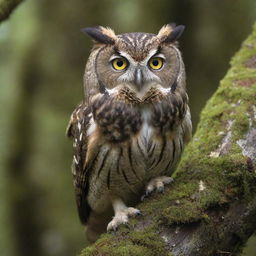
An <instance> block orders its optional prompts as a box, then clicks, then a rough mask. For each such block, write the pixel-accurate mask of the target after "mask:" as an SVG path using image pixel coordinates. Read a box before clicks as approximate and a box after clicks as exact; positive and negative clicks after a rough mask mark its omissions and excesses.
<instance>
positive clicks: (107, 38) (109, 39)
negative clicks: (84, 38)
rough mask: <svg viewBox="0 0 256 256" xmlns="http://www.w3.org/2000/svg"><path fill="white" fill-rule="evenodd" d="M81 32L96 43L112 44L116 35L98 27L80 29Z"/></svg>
mask: <svg viewBox="0 0 256 256" xmlns="http://www.w3.org/2000/svg"><path fill="white" fill-rule="evenodd" d="M81 31H82V32H83V33H85V34H87V35H88V36H90V37H91V38H92V39H93V40H94V41H96V42H97V43H102V44H114V43H115V40H116V34H115V32H114V31H113V30H112V29H111V28H105V27H102V26H98V27H90V28H82V29H81Z"/></svg>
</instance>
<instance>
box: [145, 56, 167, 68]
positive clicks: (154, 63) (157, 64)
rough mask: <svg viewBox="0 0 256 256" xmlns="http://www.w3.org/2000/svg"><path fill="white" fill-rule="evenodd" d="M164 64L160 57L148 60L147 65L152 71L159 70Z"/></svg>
mask: <svg viewBox="0 0 256 256" xmlns="http://www.w3.org/2000/svg"><path fill="white" fill-rule="evenodd" d="M163 64H164V60H163V59H162V58H160V57H153V58H151V59H150V60H149V62H148V65H149V67H150V68H151V69H153V70H158V69H160V68H161V67H162V66H163Z"/></svg>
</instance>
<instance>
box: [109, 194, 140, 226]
mask: <svg viewBox="0 0 256 256" xmlns="http://www.w3.org/2000/svg"><path fill="white" fill-rule="evenodd" d="M112 204H113V208H114V211H115V216H114V217H113V219H112V220H111V221H110V222H109V223H108V226H107V230H108V231H110V230H114V231H115V230H116V229H117V228H118V226H120V225H121V224H125V225H127V224H128V219H129V217H134V216H138V215H141V213H140V210H138V209H136V208H133V207H126V205H125V204H124V203H123V201H122V200H120V199H115V200H114V201H113V202H112Z"/></svg>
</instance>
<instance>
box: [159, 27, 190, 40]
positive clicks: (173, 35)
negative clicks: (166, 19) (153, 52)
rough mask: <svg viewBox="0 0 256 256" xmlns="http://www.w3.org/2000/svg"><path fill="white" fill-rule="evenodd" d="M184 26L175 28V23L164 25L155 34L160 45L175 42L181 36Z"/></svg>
mask: <svg viewBox="0 0 256 256" xmlns="http://www.w3.org/2000/svg"><path fill="white" fill-rule="evenodd" d="M184 29H185V26H183V25H179V26H176V24H175V23H171V24H167V25H164V26H163V27H162V28H161V29H160V31H159V32H158V34H157V37H158V38H159V40H160V42H161V43H172V42H175V41H177V40H178V39H179V38H180V36H181V35H182V33H183V31H184Z"/></svg>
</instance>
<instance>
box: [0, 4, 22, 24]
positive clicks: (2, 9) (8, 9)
mask: <svg viewBox="0 0 256 256" xmlns="http://www.w3.org/2000/svg"><path fill="white" fill-rule="evenodd" d="M22 1H23V0H0V23H1V22H2V21H4V20H6V19H8V18H9V16H10V14H11V13H12V11H13V10H14V9H15V8H16V7H17V6H18V5H19V4H20V3H21V2H22Z"/></svg>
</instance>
